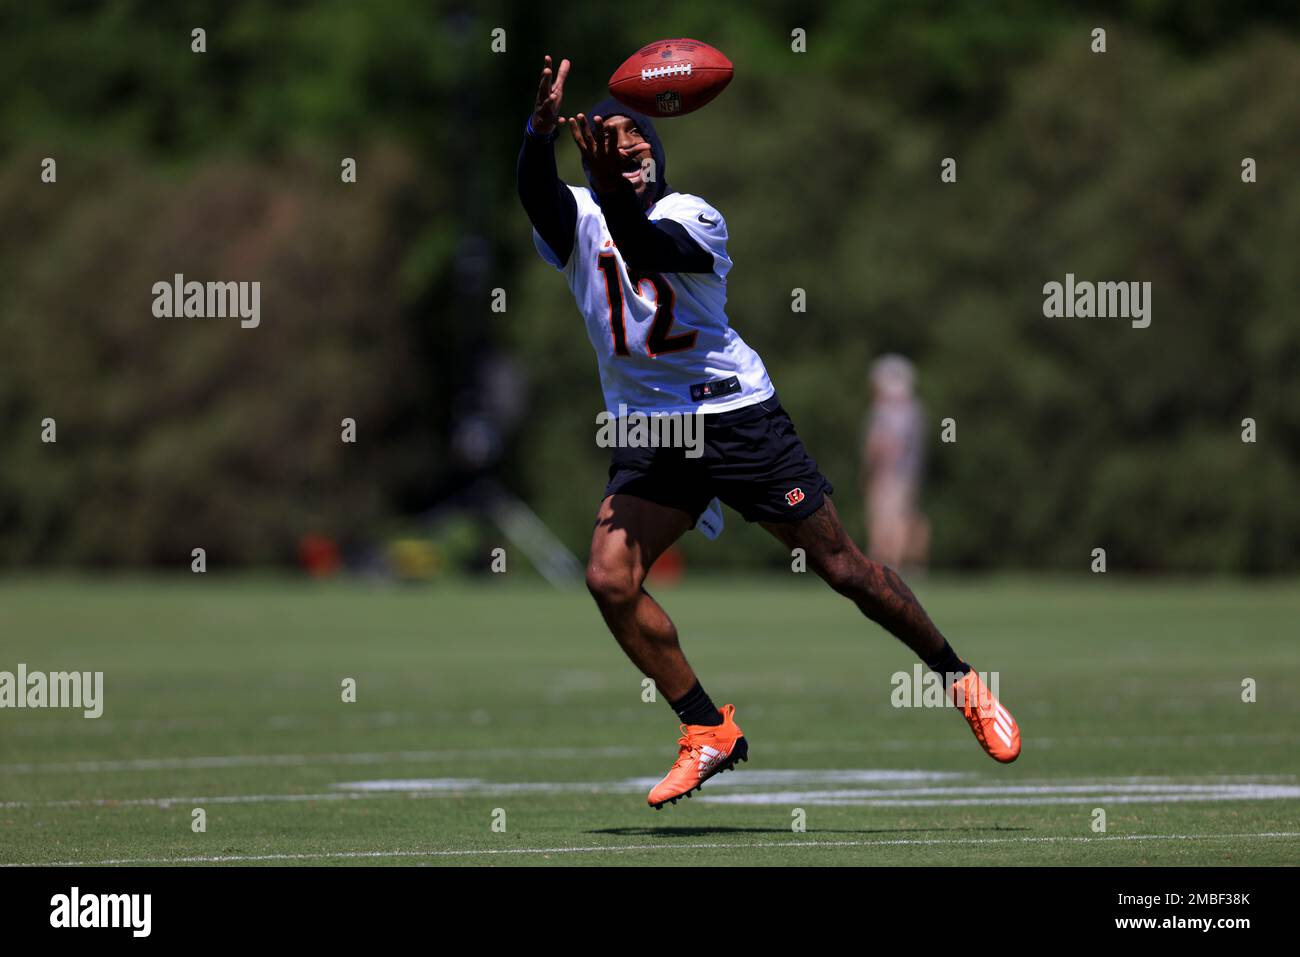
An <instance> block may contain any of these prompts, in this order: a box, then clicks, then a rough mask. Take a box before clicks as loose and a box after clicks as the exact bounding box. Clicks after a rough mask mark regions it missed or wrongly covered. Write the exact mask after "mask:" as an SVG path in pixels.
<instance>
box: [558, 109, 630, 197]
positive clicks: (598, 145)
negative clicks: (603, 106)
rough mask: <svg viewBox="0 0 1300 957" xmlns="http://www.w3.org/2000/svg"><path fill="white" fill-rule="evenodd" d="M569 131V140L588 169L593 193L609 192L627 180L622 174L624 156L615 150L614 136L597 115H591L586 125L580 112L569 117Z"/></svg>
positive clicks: (585, 120) (617, 149)
mask: <svg viewBox="0 0 1300 957" xmlns="http://www.w3.org/2000/svg"><path fill="white" fill-rule="evenodd" d="M569 132H570V133H572V134H573V142H574V143H576V144H578V152H579V153H581V154H582V161H583V163H584V164H586V167H587V169H588V170H589V171H590V172H591V179H592V182H594V183H595V185H596V191H597V192H599V193H609V192H613V191H614V190H615V189H617V188H618V187H619V184H620V183H625V182H627V180H626V179H624V177H623V172H624V170H625V169H626V168H627V158H626V157H625V156H624V155H623V154H622V153H621V152H620V151H619V148H618V137H617V136H615V135H614V132H613V131H612V130H608V129H606V128H605V121H604V120H603V119H602V118H601V117H599V116H593V117H592V118H591V123H590V124H588V123H587V118H586V117H585V116H584V115H583V114H581V113H579V114H578V115H577V116H573V117H570V118H569Z"/></svg>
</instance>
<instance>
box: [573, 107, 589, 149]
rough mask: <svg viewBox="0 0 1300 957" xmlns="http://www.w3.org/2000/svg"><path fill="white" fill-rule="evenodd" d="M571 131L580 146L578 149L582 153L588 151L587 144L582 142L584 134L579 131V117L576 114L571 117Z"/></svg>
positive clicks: (576, 143) (575, 141)
mask: <svg viewBox="0 0 1300 957" xmlns="http://www.w3.org/2000/svg"><path fill="white" fill-rule="evenodd" d="M569 132H570V133H572V134H573V142H574V145H575V146H577V147H578V151H579V152H581V153H585V152H587V144H586V143H584V142H582V134H581V133H579V132H578V118H577V117H576V116H571V117H569Z"/></svg>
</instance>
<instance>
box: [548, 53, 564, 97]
mask: <svg viewBox="0 0 1300 957" xmlns="http://www.w3.org/2000/svg"><path fill="white" fill-rule="evenodd" d="M547 59H550V58H549V57H548V58H547ZM568 76H569V61H568V60H561V61H560V69H559V71H558V72H557V73H556V74H555V84H554V87H553V89H554V90H555V95H556V97H557V98H558V97H562V96H564V81H565V80H566V79H567V78H568Z"/></svg>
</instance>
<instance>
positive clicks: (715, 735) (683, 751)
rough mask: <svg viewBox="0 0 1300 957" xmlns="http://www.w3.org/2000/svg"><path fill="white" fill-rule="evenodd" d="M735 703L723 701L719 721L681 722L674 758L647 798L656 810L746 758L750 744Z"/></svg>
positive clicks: (696, 789) (674, 802) (696, 788)
mask: <svg viewBox="0 0 1300 957" xmlns="http://www.w3.org/2000/svg"><path fill="white" fill-rule="evenodd" d="M735 713H736V706H735V705H731V704H726V705H723V706H722V707H721V708H719V709H718V714H720V715H722V724H720V725H717V726H710V725H707V724H684V725H682V726H681V728H682V736H681V737H680V738H678V739H677V747H678V752H677V760H676V761H675V762H674V763H673V766H672V767H671V768H669V770H668V774H667V776H666V777H664V779H663V780H662V781H660V782H659V783H658V784H656V785H655V786H654V787H653V788H651V789H650V796H649V797H648V798H647V801H648V803H649V804H650V806H651V807H652V808H654V809H655V810H656V811H658V810H659V809H660V808H662V807H663V806H664V805H665V804H676V803H677V802H678V801H680V800H681V799H682V798H684V797H690V796H691V792H692V791H698V790H699V789H700V786H701V785H702V784H704V782H705V781H707V780H708V779H709V778H711V777H713V776H714V775H715V774H721V773H722V772H723V771H730V770H731V769H732V768H734V767H735V766H736V762H737V761H747V760H748V759H749V744H748V743H747V742H746V741H745V735H744V734H743V733H742V732H741V730H740V728H738V727H737V726H736V721H735V718H734V717H733V716H734V715H735Z"/></svg>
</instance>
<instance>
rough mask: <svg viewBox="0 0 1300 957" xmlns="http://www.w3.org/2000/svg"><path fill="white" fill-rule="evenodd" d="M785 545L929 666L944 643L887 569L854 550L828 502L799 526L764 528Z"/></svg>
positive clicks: (786, 524)
mask: <svg viewBox="0 0 1300 957" xmlns="http://www.w3.org/2000/svg"><path fill="white" fill-rule="evenodd" d="M762 524H763V527H764V528H766V529H767V530H768V531H769V532H771V533H772V534H773V535H775V536H776V537H777V538H778V539H780V540H781V541H782V542H784V543H785V545H786V547H787V548H802V549H803V550H804V554H806V555H807V556H808V562H809V564H810V565H812V568H813V570H814V571H815V572H817V574H818V575H820V576H821V577H822V578H823V579H824V580H825V581H826V583H827V584H828V585H830V586H831V587H832V588H834V589H835V590H836V591H837V592H839V593H840V594H841V595H843V596H845V597H846V598H849V599H851V600H852V601H853V602H854V603H855V604H856V605H857V606H858V608H859V609H861V611H862V614H864V615H866V616H867V617H868V618H870V619H871V620H872V621H874V622H876V623H877V624H878V625H880V626H881V627H883V628H884V629H885V630H886V631H888V632H889V633H890V634H891V635H893V636H894V637H895V638H897V639H899V640H900V641H901V642H903V644H905V645H907V647H909V648H911V649H912V651H913V652H915V653H916V655H917V657H919V658H920V659H921V660H922V661H933V660H934V659H935V657H936V656H937V655H939V654H941V653H942V652H943V650H944V647H945V645H946V642H945V640H944V637H943V635H942V634H940V632H939V629H938V628H936V627H935V626H934V622H932V621H931V620H930V616H929V615H927V614H926V613H925V609H924V608H922V607H921V603H920V602H919V601H917V600H916V596H915V595H913V594H912V590H911V589H910V588H908V587H907V585H905V584H904V583H903V579H901V578H899V577H898V573H897V572H895V571H894V570H893V569H892V568H887V567H885V566H884V565H881V564H880V563H879V562H873V561H872V560H871V559H869V558H867V557H866V556H865V555H863V554H862V552H861V551H859V549H858V546H857V545H855V544H853V539H851V538H849V535H848V533H847V532H846V531H845V530H844V526H843V525H842V524H840V516H839V513H837V512H836V511H835V505H834V504H833V503H832V502H831V500H830V497H829V496H828V497H827V498H826V501H825V504H823V505H822V507H821V508H819V509H818V510H817V511H816V512H814V513H813V514H812V515H810V516H808V518H806V519H804V520H803V521H801V522H764V523H762Z"/></svg>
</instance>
